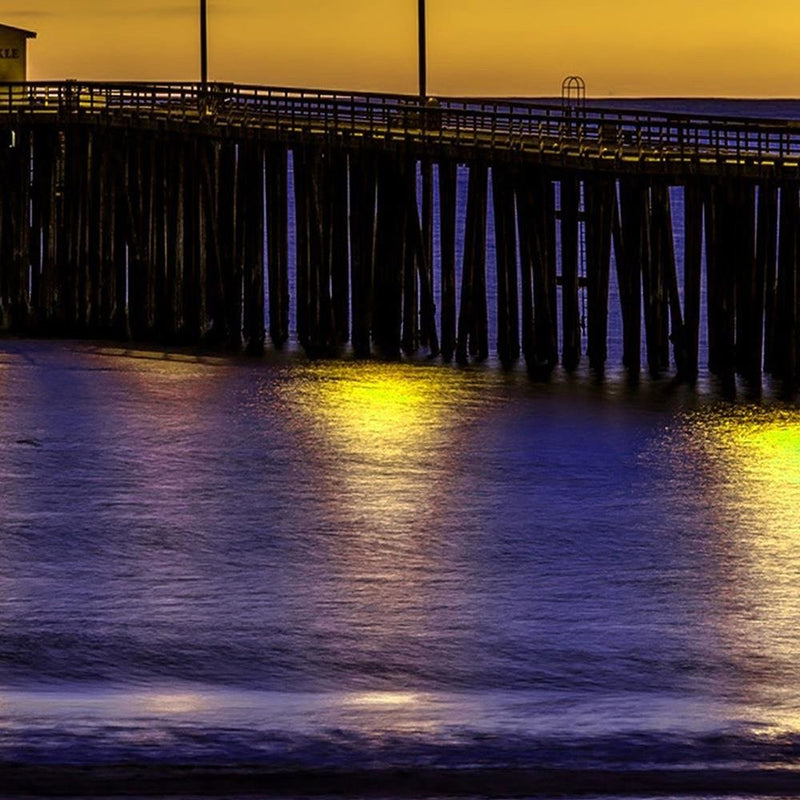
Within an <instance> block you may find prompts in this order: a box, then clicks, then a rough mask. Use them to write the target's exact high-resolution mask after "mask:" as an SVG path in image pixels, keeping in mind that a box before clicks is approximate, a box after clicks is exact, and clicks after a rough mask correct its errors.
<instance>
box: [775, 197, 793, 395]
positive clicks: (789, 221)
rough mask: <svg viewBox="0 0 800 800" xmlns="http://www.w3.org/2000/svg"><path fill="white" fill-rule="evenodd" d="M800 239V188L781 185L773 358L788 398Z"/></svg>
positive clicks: (791, 372) (776, 373) (791, 393)
mask: <svg viewBox="0 0 800 800" xmlns="http://www.w3.org/2000/svg"><path fill="white" fill-rule="evenodd" d="M799 236H800V206H798V187H797V184H796V183H793V182H789V181H785V182H783V183H781V185H780V228H779V232H778V276H777V293H776V294H777V300H776V321H775V328H776V336H775V339H774V341H773V353H772V357H773V374H775V375H776V376H777V377H778V378H780V379H781V381H782V384H783V392H784V394H785V395H786V396H794V394H795V391H796V389H797V355H798V342H797V334H798V325H797V316H798V313H797V312H798V298H797V293H798V278H797V261H798V255H799V248H798V237H799Z"/></svg>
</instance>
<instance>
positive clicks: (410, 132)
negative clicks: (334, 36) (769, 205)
mask: <svg viewBox="0 0 800 800" xmlns="http://www.w3.org/2000/svg"><path fill="white" fill-rule="evenodd" d="M48 115H50V116H54V115H55V116H58V117H75V116H78V117H90V116H98V117H103V118H107V119H110V120H114V121H117V122H119V121H122V122H125V123H126V124H127V123H133V122H135V121H136V120H166V121H172V122H180V123H187V124H196V125H205V126H211V127H213V126H221V127H226V128H230V127H243V128H247V129H254V130H259V129H260V130H264V131H272V132H280V133H282V134H292V133H303V134H309V135H319V136H327V137H330V136H335V137H341V136H351V137H371V138H380V139H384V140H385V139H398V140H400V139H402V140H406V141H411V142H420V143H423V144H428V145H431V144H432V145H435V144H437V143H438V144H442V145H449V146H460V147H477V148H481V149H485V150H500V149H502V150H515V151H520V152H522V153H526V152H532V151H538V152H540V153H560V154H565V155H572V156H578V157H581V156H584V157H587V158H609V159H619V160H627V159H631V160H647V161H672V160H674V161H681V162H685V161H692V162H703V161H704V160H708V161H714V162H720V161H722V162H726V163H742V164H760V165H763V164H780V165H781V166H783V167H794V166H798V164H800V120H798V121H795V120H781V119H763V118H741V117H717V116H710V115H700V114H692V115H686V114H675V113H662V112H657V111H640V110H620V109H614V108H604V107H600V106H586V107H585V108H581V109H575V108H569V107H567V108H564V107H562V106H561V105H559V104H557V103H553V104H549V103H546V102H532V101H530V102H529V101H525V100H506V99H485V98H484V99H482V98H438V99H436V100H428V101H427V102H424V103H422V102H420V99H419V98H418V97H416V96H412V95H400V94H375V93H369V92H360V93H359V92H356V93H349V92H336V91H321V90H311V89H300V88H275V87H264V86H248V85H241V84H223V83H212V84H208V85H205V86H204V85H202V84H198V83H130V82H128V83H119V82H114V83H97V82H79V81H62V82H36V83H24V84H20V83H16V84H10V83H8V84H0V123H2V120H3V119H4V118H5V119H6V120H8V119H22V118H30V117H42V116H48Z"/></svg>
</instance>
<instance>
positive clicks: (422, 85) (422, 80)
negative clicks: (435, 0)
mask: <svg viewBox="0 0 800 800" xmlns="http://www.w3.org/2000/svg"><path fill="white" fill-rule="evenodd" d="M418 15H419V23H418V32H419V96H420V97H422V98H425V97H427V96H428V86H427V83H428V76H427V72H428V66H427V53H426V41H425V39H426V36H425V0H419V10H418Z"/></svg>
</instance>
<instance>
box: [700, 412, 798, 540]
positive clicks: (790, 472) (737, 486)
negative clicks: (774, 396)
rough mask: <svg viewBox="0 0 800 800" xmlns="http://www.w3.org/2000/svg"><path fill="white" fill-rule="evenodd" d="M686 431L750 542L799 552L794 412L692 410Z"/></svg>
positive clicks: (796, 414) (732, 517) (796, 426)
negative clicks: (707, 412)
mask: <svg viewBox="0 0 800 800" xmlns="http://www.w3.org/2000/svg"><path fill="white" fill-rule="evenodd" d="M687 432H690V434H691V436H692V439H693V440H694V442H695V443H696V446H699V448H700V452H701V453H702V457H703V460H704V462H705V463H706V464H707V465H708V466H709V467H710V468H711V470H712V473H713V476H714V485H715V487H716V488H717V490H718V492H720V494H719V496H718V499H722V500H723V502H724V507H725V508H726V509H727V510H728V511H729V512H735V513H732V514H731V515H730V517H731V520H732V521H734V522H737V527H741V528H742V529H743V530H745V531H746V532H747V533H748V538H749V539H750V540H751V543H752V544H753V545H756V546H759V547H765V546H769V547H772V548H774V547H776V546H780V548H781V549H786V548H788V549H790V550H795V551H798V552H800V503H799V502H798V501H799V500H800V495H798V490H799V489H800V412H796V411H793V410H787V409H780V410H770V409H766V408H730V409H724V410H721V411H719V412H716V413H712V414H706V413H703V414H695V415H693V416H692V417H691V421H690V427H689V428H688V429H687ZM693 446H694V445H692V444H690V445H689V450H690V451H691V449H692V447H693Z"/></svg>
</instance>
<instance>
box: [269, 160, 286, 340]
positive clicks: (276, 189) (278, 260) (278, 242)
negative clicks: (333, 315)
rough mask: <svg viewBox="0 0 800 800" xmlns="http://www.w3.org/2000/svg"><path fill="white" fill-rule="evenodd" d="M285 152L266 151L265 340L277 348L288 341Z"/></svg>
mask: <svg viewBox="0 0 800 800" xmlns="http://www.w3.org/2000/svg"><path fill="white" fill-rule="evenodd" d="M287 162H288V157H287V152H286V148H285V147H284V146H283V145H274V146H272V147H270V148H269V149H268V151H267V167H266V201H267V283H268V296H269V337H270V340H271V341H272V344H273V345H274V346H275V347H277V348H281V347H283V346H284V344H286V341H287V340H288V338H289V217H288V196H287V192H288V186H287V175H288V171H287V170H288V168H287Z"/></svg>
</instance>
